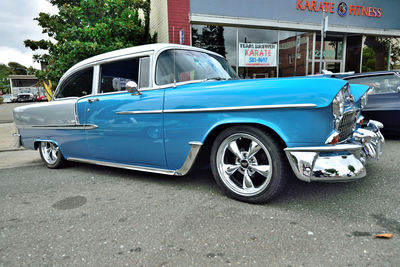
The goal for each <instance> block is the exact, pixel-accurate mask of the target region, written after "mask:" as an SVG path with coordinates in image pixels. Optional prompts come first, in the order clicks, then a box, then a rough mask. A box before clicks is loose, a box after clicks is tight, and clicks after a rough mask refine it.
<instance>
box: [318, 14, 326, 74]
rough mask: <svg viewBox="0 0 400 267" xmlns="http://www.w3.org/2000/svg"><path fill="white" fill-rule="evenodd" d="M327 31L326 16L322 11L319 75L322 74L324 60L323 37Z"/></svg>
mask: <svg viewBox="0 0 400 267" xmlns="http://www.w3.org/2000/svg"><path fill="white" fill-rule="evenodd" d="M327 30H328V16H327V15H326V12H325V11H322V22H321V50H320V55H319V73H322V62H323V60H324V37H325V34H326V31H327Z"/></svg>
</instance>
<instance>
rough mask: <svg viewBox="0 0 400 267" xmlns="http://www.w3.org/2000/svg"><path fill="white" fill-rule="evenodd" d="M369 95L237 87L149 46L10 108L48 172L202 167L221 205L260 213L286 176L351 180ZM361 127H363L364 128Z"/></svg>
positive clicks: (213, 58) (344, 87)
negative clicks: (86, 166)
mask: <svg viewBox="0 0 400 267" xmlns="http://www.w3.org/2000/svg"><path fill="white" fill-rule="evenodd" d="M367 91H368V86H365V85H357V84H354V85H351V88H350V86H349V84H348V83H347V82H346V81H343V80H340V79H333V78H332V79H331V78H318V77H297V78H276V79H256V80H240V79H238V76H237V75H236V73H235V72H234V71H233V70H232V68H231V66H229V64H228V63H227V61H226V60H225V59H224V58H223V57H221V56H220V55H218V54H216V53H213V52H210V51H207V50H203V49H199V48H195V47H189V46H181V45H173V44H153V45H145V46H138V47H133V48H127V49H122V50H117V51H113V52H109V53H105V54H102V55H98V56H94V57H92V58H89V59H86V60H84V61H82V62H80V63H78V64H76V65H75V66H73V67H72V68H70V69H69V70H68V71H67V72H66V73H65V74H64V76H63V77H62V78H61V79H60V81H59V83H58V87H57V89H56V90H55V92H54V96H53V99H52V101H50V102H47V103H39V104H32V105H27V106H21V107H17V108H15V109H14V121H15V124H16V126H17V130H18V132H17V133H16V135H17V136H19V139H20V143H21V145H22V146H24V147H26V148H29V149H38V150H39V152H40V155H41V157H42V159H43V161H44V163H45V165H47V167H49V168H59V167H61V166H63V164H64V163H65V162H66V161H77V162H87V163H93V164H99V165H105V166H112V167H120V168H125V169H130V170H137V171H145V172H153V173H159V174H166V175H178V176H180V175H185V174H187V173H188V172H189V171H190V170H191V168H192V166H193V164H194V163H195V162H199V161H200V162H201V163H202V164H204V165H205V166H210V167H211V171H212V173H213V175H214V177H215V180H216V182H217V184H218V185H219V186H220V188H221V189H222V190H223V191H224V192H225V193H226V194H227V195H228V196H230V197H232V198H234V199H237V200H241V201H246V202H251V203H264V202H266V201H267V200H269V199H271V198H272V197H275V196H277V195H278V193H280V192H281V191H282V189H283V188H284V185H285V183H286V182H287V181H288V178H289V177H290V176H293V174H294V175H295V176H297V178H299V179H301V180H303V181H307V182H314V181H324V182H327V181H328V182H331V181H353V180H357V179H359V178H362V177H364V176H365V175H366V168H365V164H366V159H367V158H375V159H377V158H379V156H380V155H381V153H382V152H381V151H382V149H381V144H382V142H384V138H383V136H382V134H381V133H380V128H382V127H383V125H382V124H381V123H379V122H377V121H369V122H368V123H367V124H366V123H363V124H362V123H361V122H362V121H363V117H362V115H361V114H360V112H361V109H362V108H363V107H364V106H365V105H366V101H367ZM362 125H364V126H362Z"/></svg>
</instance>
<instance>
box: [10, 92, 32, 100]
mask: <svg viewBox="0 0 400 267" xmlns="http://www.w3.org/2000/svg"><path fill="white" fill-rule="evenodd" d="M34 100H35V97H34V96H33V94H31V93H19V94H18V96H17V99H16V100H15V101H16V102H28V101H34Z"/></svg>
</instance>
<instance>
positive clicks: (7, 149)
mask: <svg viewBox="0 0 400 267" xmlns="http://www.w3.org/2000/svg"><path fill="white" fill-rule="evenodd" d="M23 150H27V149H26V148H24V147H20V148H18V147H10V148H0V153H1V152H10V151H23Z"/></svg>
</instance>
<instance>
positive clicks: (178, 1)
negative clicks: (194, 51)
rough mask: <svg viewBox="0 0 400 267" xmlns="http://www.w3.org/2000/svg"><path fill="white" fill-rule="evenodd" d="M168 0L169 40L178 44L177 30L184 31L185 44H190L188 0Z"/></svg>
mask: <svg viewBox="0 0 400 267" xmlns="http://www.w3.org/2000/svg"><path fill="white" fill-rule="evenodd" d="M167 1H168V34H169V42H170V43H176V44H179V31H180V30H182V29H183V30H184V32H185V42H184V44H185V45H190V42H191V40H190V39H191V33H190V24H189V9H190V0H167Z"/></svg>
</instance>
